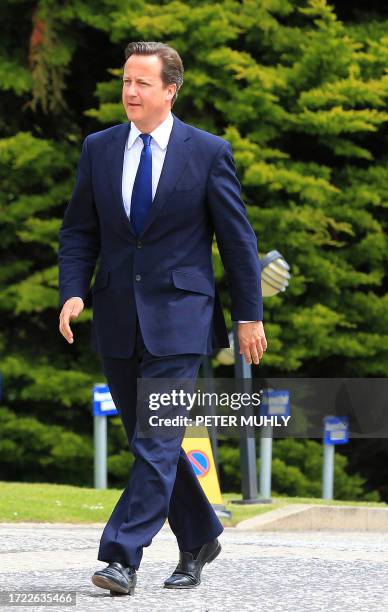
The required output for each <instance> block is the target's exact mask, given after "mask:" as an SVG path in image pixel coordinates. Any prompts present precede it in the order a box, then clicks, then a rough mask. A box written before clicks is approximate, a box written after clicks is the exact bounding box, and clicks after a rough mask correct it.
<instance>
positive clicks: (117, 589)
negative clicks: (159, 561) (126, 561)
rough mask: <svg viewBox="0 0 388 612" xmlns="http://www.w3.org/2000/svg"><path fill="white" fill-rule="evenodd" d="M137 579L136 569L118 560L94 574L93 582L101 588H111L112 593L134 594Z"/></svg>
mask: <svg viewBox="0 0 388 612" xmlns="http://www.w3.org/2000/svg"><path fill="white" fill-rule="evenodd" d="M136 580H137V576H136V570H135V569H134V568H133V567H131V566H126V565H121V563H119V562H118V561H112V562H111V563H109V565H108V566H107V567H105V568H104V569H103V570H99V571H98V572H95V573H94V574H93V576H92V582H93V584H95V585H96V586H98V587H100V588H101V589H109V590H110V594H111V595H134V593H135V586H136Z"/></svg>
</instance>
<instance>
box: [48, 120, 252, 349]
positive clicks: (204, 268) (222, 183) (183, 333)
mask: <svg viewBox="0 0 388 612" xmlns="http://www.w3.org/2000/svg"><path fill="white" fill-rule="evenodd" d="M173 119H174V122H173V127H172V131H171V135H170V139H169V143H168V146H167V151H166V156H165V159H164V164H163V168H162V172H161V175H160V179H159V183H158V187H157V190H156V194H155V197H154V200H153V202H152V207H151V210H150V212H149V216H148V219H147V222H146V225H145V228H144V231H143V232H142V234H141V235H140V236H136V235H135V233H134V230H133V228H132V225H131V223H130V221H129V219H128V217H127V215H126V213H125V209H124V203H123V199H122V188H121V184H122V172H123V159H124V147H125V145H126V141H127V137H128V133H129V130H130V125H131V124H130V123H129V122H128V123H124V124H120V125H116V126H114V127H111V128H108V129H106V130H102V131H100V132H96V133H94V134H90V135H89V136H87V138H86V139H85V140H84V143H83V147H82V153H81V157H80V161H79V165H78V173H77V179H76V184H75V187H74V191H73V194H72V197H71V200H70V202H69V204H68V206H67V209H66V212H65V215H64V219H63V222H62V225H61V228H60V235H59V253H58V260H59V289H60V305H61V306H62V305H63V304H64V302H65V301H66V300H67V299H69V298H71V297H75V296H79V297H81V298H82V299H84V301H85V299H86V297H87V296H88V294H89V292H90V283H91V280H92V277H93V273H94V270H95V267H96V263H97V261H98V260H99V266H98V271H97V274H96V277H95V282H94V284H93V287H92V289H91V294H92V305H93V321H92V346H93V348H94V349H95V350H96V351H97V352H99V353H100V354H101V355H105V356H107V357H121V358H123V357H130V356H131V355H132V352H133V349H134V342H135V331H136V317H138V319H139V325H140V328H141V332H142V335H143V339H144V343H145V345H146V347H147V349H148V351H149V352H150V353H152V354H154V355H157V356H164V355H175V354H182V353H196V354H210V353H211V352H212V351H213V350H214V349H216V348H221V347H227V346H229V341H228V335H227V330H226V326H225V320H224V316H223V312H222V308H221V304H220V300H219V296H218V292H217V288H216V287H215V283H214V273H213V267H212V240H213V236H214V234H215V236H216V240H217V244H218V248H219V252H220V255H221V259H222V262H223V265H224V268H225V270H226V275H227V280H228V285H229V290H230V295H231V304H232V306H231V315H232V319H233V320H236V321H237V320H262V318H263V310H262V297H261V280H260V262H259V258H258V249H257V240H256V236H255V233H254V231H253V229H252V227H251V225H250V223H249V221H248V218H247V215H246V210H245V206H244V203H243V202H242V200H241V196H240V191H241V186H240V183H239V181H238V179H237V177H236V169H235V164H234V160H233V156H232V150H231V147H230V144H229V143H228V141H226V140H224V139H223V138H220V137H219V136H215V135H214V134H210V133H209V132H206V131H204V130H200V129H198V128H195V127H193V126H190V125H188V124H186V123H184V122H183V121H181V120H180V119H178V117H177V116H176V115H174V114H173Z"/></svg>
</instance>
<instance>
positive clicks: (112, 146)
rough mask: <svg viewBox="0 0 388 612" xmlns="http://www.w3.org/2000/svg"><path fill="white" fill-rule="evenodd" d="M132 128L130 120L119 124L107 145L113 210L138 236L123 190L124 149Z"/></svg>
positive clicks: (120, 220) (121, 221)
mask: <svg viewBox="0 0 388 612" xmlns="http://www.w3.org/2000/svg"><path fill="white" fill-rule="evenodd" d="M130 129H131V124H130V123H129V122H128V123H123V124H122V125H120V126H118V129H117V130H116V131H115V132H114V133H113V135H112V140H111V141H110V143H109V145H108V147H107V160H108V174H109V178H110V182H111V188H112V192H113V205H114V210H113V211H112V212H115V213H116V214H117V216H118V220H119V223H121V224H124V226H125V227H126V229H128V230H129V231H130V232H131V234H132V235H133V236H136V234H135V231H134V229H133V227H132V223H131V222H130V220H129V218H128V217H127V213H126V211H125V207H124V200H123V190H122V180H123V164H124V150H125V146H126V144H127V138H128V134H129V132H130Z"/></svg>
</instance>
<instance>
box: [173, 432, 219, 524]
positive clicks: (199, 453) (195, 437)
mask: <svg viewBox="0 0 388 612" xmlns="http://www.w3.org/2000/svg"><path fill="white" fill-rule="evenodd" d="M182 447H183V450H184V451H185V452H186V454H187V456H188V458H189V459H190V463H191V465H192V466H193V469H194V472H195V473H196V475H197V477H198V480H199V482H200V483H201V486H202V488H203V490H204V491H205V494H206V497H207V498H208V500H209V502H210V503H211V504H212V505H213V506H215V507H216V508H215V509H218V510H220V514H223V515H224V516H225V515H226V516H230V512H228V511H226V510H225V506H224V503H223V501H222V496H221V489H220V485H219V482H218V474H217V470H216V466H215V463H214V458H213V451H212V447H211V444H210V439H209V434H208V431H207V428H206V427H194V426H193V427H187V428H186V433H185V437H184V438H183V442H182Z"/></svg>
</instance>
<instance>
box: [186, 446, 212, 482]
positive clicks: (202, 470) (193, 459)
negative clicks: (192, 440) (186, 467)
mask: <svg viewBox="0 0 388 612" xmlns="http://www.w3.org/2000/svg"><path fill="white" fill-rule="evenodd" d="M187 456H188V458H189V459H190V463H191V465H192V466H193V469H194V472H195V474H196V476H198V478H202V477H203V476H206V474H207V473H208V472H209V470H210V461H209V457H208V456H207V454H206V453H204V452H203V451H202V450H192V451H189V452H188V453H187Z"/></svg>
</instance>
